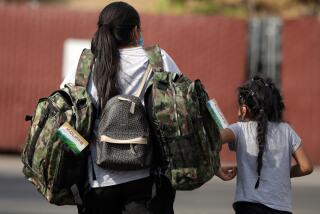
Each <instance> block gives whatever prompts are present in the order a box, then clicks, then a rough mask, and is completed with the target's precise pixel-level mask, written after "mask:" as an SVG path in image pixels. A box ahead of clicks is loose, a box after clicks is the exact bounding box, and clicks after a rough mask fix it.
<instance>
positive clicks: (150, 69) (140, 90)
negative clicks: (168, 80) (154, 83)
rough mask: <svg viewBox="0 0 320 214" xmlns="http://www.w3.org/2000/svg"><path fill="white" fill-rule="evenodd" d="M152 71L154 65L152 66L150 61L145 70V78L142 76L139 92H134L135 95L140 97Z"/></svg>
mask: <svg viewBox="0 0 320 214" xmlns="http://www.w3.org/2000/svg"><path fill="white" fill-rule="evenodd" d="M151 72H152V66H151V65H150V63H149V64H148V67H147V69H146V71H145V72H144V74H143V78H142V80H141V83H140V85H139V88H138V90H137V92H136V93H135V94H134V96H136V97H140V95H141V92H142V89H143V88H144V86H145V84H146V82H147V79H148V77H149V75H150V73H151Z"/></svg>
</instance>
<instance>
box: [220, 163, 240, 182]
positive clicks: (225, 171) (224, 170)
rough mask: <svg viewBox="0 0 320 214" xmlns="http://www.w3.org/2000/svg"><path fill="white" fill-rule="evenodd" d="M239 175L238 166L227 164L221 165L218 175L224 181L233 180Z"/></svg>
mask: <svg viewBox="0 0 320 214" xmlns="http://www.w3.org/2000/svg"><path fill="white" fill-rule="evenodd" d="M236 175H237V167H236V166H226V167H220V168H219V170H218V172H217V173H216V176H218V177H219V178H220V179H221V180H223V181H229V180H232V179H233V178H234V177H235V176H236Z"/></svg>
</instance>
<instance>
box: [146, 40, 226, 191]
mask: <svg viewBox="0 0 320 214" xmlns="http://www.w3.org/2000/svg"><path fill="white" fill-rule="evenodd" d="M147 55H148V56H149V61H150V63H151V65H152V66H153V80H152V86H150V87H149V89H148V91H147V93H146V97H145V99H146V106H147V112H148V115H149V119H150V122H151V127H152V130H153V133H154V136H155V142H156V145H154V147H155V155H157V164H158V169H160V170H161V172H162V173H164V175H165V176H166V177H167V178H168V179H169V180H170V181H171V184H172V186H173V188H175V189H177V190H193V189H195V188H198V187H200V186H201V185H203V184H204V183H205V182H207V181H208V180H210V179H211V178H212V177H213V176H214V174H215V173H216V171H217V169H218V168H219V166H220V158H219V152H220V150H221V141H220V133H219V129H218V126H217V124H216V123H215V122H214V120H213V119H212V117H211V116H210V113H209V111H208V109H207V101H208V95H207V93H206V91H205V90H204V88H203V85H202V84H201V82H200V80H195V81H194V82H193V81H191V80H189V79H188V78H187V77H186V76H184V75H177V74H174V73H171V72H166V71H164V70H163V65H162V57H161V53H160V48H159V47H158V46H156V47H155V48H152V49H149V50H147Z"/></svg>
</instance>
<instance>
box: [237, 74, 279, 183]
mask: <svg viewBox="0 0 320 214" xmlns="http://www.w3.org/2000/svg"><path fill="white" fill-rule="evenodd" d="M239 104H240V105H247V106H248V108H249V110H250V113H251V117H252V119H253V120H255V121H256V122H257V142H258V148H259V152H258V157H257V175H258V178H257V182H256V184H255V188H258V187H259V184H260V175H261V169H262V166H263V153H264V150H265V144H266V141H267V138H266V134H267V131H268V121H270V122H281V121H282V112H283V110H284V103H283V100H282V97H281V95H280V92H279V90H278V89H277V87H276V86H275V84H274V83H273V82H272V81H271V80H270V79H264V78H262V77H259V76H255V77H254V78H253V79H251V80H250V81H248V82H247V83H245V84H244V85H243V86H242V87H240V88H239Z"/></svg>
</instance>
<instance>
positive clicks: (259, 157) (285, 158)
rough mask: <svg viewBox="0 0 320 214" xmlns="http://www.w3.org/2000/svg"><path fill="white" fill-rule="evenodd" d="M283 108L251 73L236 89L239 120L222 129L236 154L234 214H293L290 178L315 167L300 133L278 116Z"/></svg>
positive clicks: (279, 99) (274, 93)
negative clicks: (237, 90)
mask: <svg viewBox="0 0 320 214" xmlns="http://www.w3.org/2000/svg"><path fill="white" fill-rule="evenodd" d="M283 110H284V104H283V101H282V97H281V95H280V93H279V90H278V89H277V88H276V86H275V85H274V83H273V82H272V81H271V80H270V79H263V78H261V77H254V78H253V79H252V80H250V81H248V82H247V83H245V84H244V85H243V86H241V87H240V88H239V112H238V116H239V119H240V122H238V123H235V124H232V125H230V126H229V127H228V128H226V129H224V130H223V131H221V137H222V141H223V142H229V148H230V149H231V150H233V151H235V152H236V156H237V173H238V174H237V186H236V193H235V203H234V204H233V208H234V210H235V212H236V214H253V213H259V214H260V213H266V214H269V213H270V214H276V213H291V212H292V204H291V182H290V178H291V177H299V176H304V175H307V174H310V173H311V172H312V170H313V167H312V164H311V163H310V161H309V159H308V157H307V155H306V154H305V152H304V150H303V148H302V144H301V139H300V137H299V136H298V135H297V133H296V132H295V131H294V130H293V129H292V128H291V126H290V125H289V124H288V123H286V122H284V121H283V120H282V113H283ZM291 156H293V158H294V159H295V162H296V165H293V166H291Z"/></svg>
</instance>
